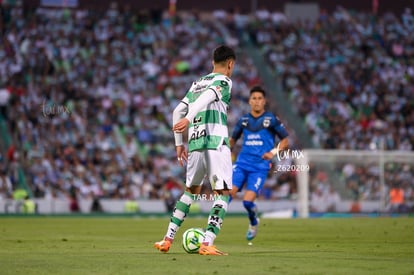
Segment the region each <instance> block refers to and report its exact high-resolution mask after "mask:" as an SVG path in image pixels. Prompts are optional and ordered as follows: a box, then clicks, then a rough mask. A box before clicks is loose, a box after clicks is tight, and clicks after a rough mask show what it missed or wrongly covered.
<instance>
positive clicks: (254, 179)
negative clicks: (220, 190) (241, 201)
mask: <svg viewBox="0 0 414 275" xmlns="http://www.w3.org/2000/svg"><path fill="white" fill-rule="evenodd" d="M268 173H269V171H268V170H258V171H250V170H247V169H244V168H242V167H241V166H240V165H236V164H235V165H233V186H237V188H238V189H239V191H241V190H242V189H243V187H244V185H246V186H245V188H246V190H250V191H253V192H255V193H256V195H258V194H259V191H260V189H262V187H263V185H264V183H265V181H266V179H267V175H268Z"/></svg>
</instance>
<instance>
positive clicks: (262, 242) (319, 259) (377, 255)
mask: <svg viewBox="0 0 414 275" xmlns="http://www.w3.org/2000/svg"><path fill="white" fill-rule="evenodd" d="M206 220H207V218H206V217H203V218H197V217H192V216H191V215H190V216H189V217H188V218H187V220H186V221H185V222H184V224H183V226H182V228H181V229H180V231H179V233H178V235H177V238H176V241H175V243H174V244H173V246H172V248H171V250H170V252H169V253H167V254H163V253H160V252H158V251H157V250H155V249H154V248H153V243H154V242H155V241H158V240H160V239H161V238H162V237H163V235H164V233H165V230H166V227H167V224H168V221H169V218H168V217H162V218H160V217H158V218H138V217H79V216H78V217H70V216H68V217H7V216H6V217H0V274H153V275H157V274H226V275H228V274H251V275H253V274H352V275H355V274H414V218H412V217H405V218H390V217H387V218H385V217H383V218H381V217H379V218H332V219H262V221H261V225H260V229H259V230H260V231H259V234H258V236H257V237H256V239H255V240H254V241H253V245H252V246H248V245H247V241H246V240H245V233H246V229H247V219H246V218H242V217H231V216H229V217H226V219H225V221H224V224H223V229H222V231H221V233H220V235H219V237H218V238H217V239H216V245H217V247H218V248H219V249H221V250H223V251H225V252H228V253H229V256H200V255H198V254H186V253H185V252H184V250H183V249H182V247H181V236H182V233H183V232H184V231H185V229H187V228H189V227H204V226H205V224H206Z"/></svg>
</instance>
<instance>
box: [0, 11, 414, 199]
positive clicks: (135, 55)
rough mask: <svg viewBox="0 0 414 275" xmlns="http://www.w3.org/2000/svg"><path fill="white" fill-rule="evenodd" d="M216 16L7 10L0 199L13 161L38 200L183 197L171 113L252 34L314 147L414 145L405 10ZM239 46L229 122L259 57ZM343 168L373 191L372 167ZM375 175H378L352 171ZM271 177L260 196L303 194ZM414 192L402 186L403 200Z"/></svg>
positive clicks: (412, 67)
mask: <svg viewBox="0 0 414 275" xmlns="http://www.w3.org/2000/svg"><path fill="white" fill-rule="evenodd" d="M213 18H215V19H216V20H217V19H219V20H218V21H220V20H222V22H224V23H225V24H218V21H216V20H209V19H204V18H203V17H202V16H201V15H199V14H197V13H191V14H186V15H185V17H180V16H177V17H175V18H171V17H169V16H168V15H167V14H166V13H165V12H162V11H155V12H153V13H149V14H144V13H134V12H132V11H130V10H128V8H126V7H118V6H117V5H116V4H114V5H112V6H111V7H110V8H109V9H108V10H107V11H105V12H98V11H86V10H69V9H44V8H38V9H36V10H35V11H32V12H29V13H27V14H24V11H23V9H22V8H21V7H19V6H14V7H6V6H3V7H2V12H1V18H0V24H1V25H0V32H1V39H2V43H1V44H0V110H1V114H2V115H3V116H4V117H5V118H6V121H7V122H8V127H9V129H10V132H11V133H12V144H11V146H10V147H9V148H8V151H7V153H6V154H5V155H4V156H3V157H2V158H0V165H1V166H2V169H1V173H2V174H1V175H0V178H1V179H3V178H5V179H4V180H2V181H1V183H2V184H1V185H0V197H3V198H5V197H11V196H12V192H13V188H15V187H16V184H17V177H18V176H17V169H15V168H16V167H19V166H21V167H23V169H24V171H25V172H26V175H27V182H28V184H29V185H30V187H31V189H32V190H33V193H34V195H35V196H36V197H45V198H59V197H68V196H78V197H81V198H90V197H92V198H95V197H105V198H126V199H127V198H131V199H136V198H145V199H151V198H168V197H169V196H173V197H174V196H176V195H178V194H179V193H180V192H181V190H182V179H183V178H184V177H183V170H182V169H181V168H180V167H179V166H178V165H177V163H176V161H175V151H174V145H173V143H172V142H173V140H172V136H171V131H170V128H171V125H170V123H171V113H172V109H173V108H174V107H175V105H176V103H177V100H179V99H181V98H182V97H183V96H184V94H185V92H186V89H187V88H188V86H189V84H190V83H191V82H192V81H193V80H194V79H195V77H198V76H199V75H202V74H204V73H206V72H208V71H210V70H211V67H210V62H209V58H210V54H211V51H212V50H213V48H214V47H215V46H216V45H217V44H220V43H227V44H232V45H233V46H237V45H238V44H239V43H240V42H241V41H243V40H242V36H243V34H245V33H248V34H249V37H250V38H251V39H252V41H253V42H254V43H255V45H256V47H258V49H260V50H261V51H262V52H263V55H264V56H265V60H266V61H267V62H268V65H269V66H270V68H271V69H272V70H273V71H274V73H275V75H277V76H281V79H282V84H283V90H284V92H285V93H286V94H287V96H288V97H289V98H290V99H291V103H292V104H293V108H294V109H295V110H296V112H297V113H298V114H299V115H300V116H301V117H303V118H304V121H305V123H306V125H307V127H308V129H309V131H310V133H311V135H312V138H313V142H314V144H315V145H316V146H319V147H321V148H335V149H382V148H383V149H387V150H413V149H414V63H413V62H414V58H413V56H414V44H413V43H414V37H413V33H414V32H413V30H414V20H413V16H412V15H411V14H410V11H408V10H407V12H406V13H404V14H403V15H402V17H401V18H400V17H397V16H395V15H392V14H385V15H384V16H377V17H374V16H372V15H370V14H364V13H356V14H352V15H350V14H349V13H348V12H346V11H345V10H343V9H338V10H337V11H336V12H335V13H333V14H324V13H322V14H321V15H320V17H319V19H318V20H317V21H315V22H289V20H288V18H286V17H285V16H284V15H283V13H281V12H274V13H270V12H269V11H267V10H266V9H259V10H258V12H257V13H256V14H255V15H254V16H249V15H243V14H240V13H238V11H235V12H233V13H227V12H225V11H216V12H215V13H213ZM173 19H174V20H173ZM228 33H232V34H234V35H232V36H231V37H230V36H229V35H228ZM239 54H240V57H238V59H237V66H236V70H235V75H234V77H233V98H232V106H231V110H230V113H229V114H230V116H229V122H230V125H232V124H234V123H235V122H236V121H237V119H238V117H240V115H241V114H242V113H245V112H246V111H247V110H248V106H247V103H246V99H247V98H248V91H249V87H251V86H253V85H255V84H257V83H260V78H259V76H258V73H257V70H256V68H255V66H254V65H253V62H252V60H251V59H250V58H249V57H247V56H245V55H243V54H242V53H239ZM230 129H232V127H230ZM344 129H346V131H345V130H344ZM6 164H7V166H6ZM348 168H349V167H348ZM343 169H344V170H343V171H341V173H342V174H343V175H345V177H347V180H346V181H347V183H348V185H349V188H350V189H351V190H353V189H352V188H354V185H353V183H355V182H356V183H355V184H356V186H357V188H356V189H358V190H359V191H358V194H359V195H361V194H362V193H364V194H365V195H364V196H365V197H367V198H368V197H375V196H376V195H375V194H378V190H377V189H378V184H379V179H378V173H377V171H374V170H375V169H369V167H365V168H363V169H362V170H361V169H357V168H356V167H354V169H345V167H343ZM401 169H403V170H404V171H405V172H406V173H405V176H406V177H405V178H403V180H404V179H407V178H408V181H409V180H410V179H413V178H414V168H413V167H411V166H409V167H406V166H404V167H401ZM401 169H400V170H401ZM394 171H397V170H395V169H394ZM347 172H348V174H346V173H347ZM371 172H372V173H373V174H372V177H371V179H372V180H368V181H367V180H366V178H364V177H363V176H361V177H358V175H363V174H364V173H365V174H369V173H371ZM398 175H400V173H397V176H395V177H393V178H395V179H396V180H394V181H396V182H397V183H400V180H399V176H398ZM311 177H312V182H313V184H312V186H330V185H329V184H325V185H324V184H318V182H319V181H320V179H321V177H320V173H313V174H312V173H311ZM390 177H391V176H390ZM397 178H398V179H397ZM277 180H278V181H279V182H277V184H275V182H274V181H272V180H271V179H270V180H269V184H267V185H266V186H267V187H266V188H265V189H264V192H263V194H261V197H262V198H266V199H274V198H276V199H277V198H286V197H289V196H290V195H291V194H292V193H294V192H296V190H295V189H296V187H295V184H294V183H295V180H294V175H290V174H286V175H283V176H281V177H277ZM324 181H326V179H324ZM368 183H369V184H368ZM401 184H402V180H401ZM368 185H369V186H368ZM315 188H316V187H315ZM369 188H372V189H369ZM368 189H369V190H368ZM413 189H414V187H413V186H412V182H408V185H407V186H406V190H407V192H406V197H407V199H412V198H413V197H414V192H413V191H412V190H413ZM327 190H330V187H327V188H325V191H327ZM361 190H364V192H361ZM367 190H368V191H367ZM361 196H362V195H361Z"/></svg>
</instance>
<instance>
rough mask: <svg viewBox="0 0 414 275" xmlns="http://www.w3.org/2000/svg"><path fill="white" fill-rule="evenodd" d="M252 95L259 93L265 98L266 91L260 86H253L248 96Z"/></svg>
mask: <svg viewBox="0 0 414 275" xmlns="http://www.w3.org/2000/svg"><path fill="white" fill-rule="evenodd" d="M252 93H261V94H262V95H263V97H266V91H265V90H264V89H263V88H262V87H260V86H254V87H253V88H251V89H250V95H252Z"/></svg>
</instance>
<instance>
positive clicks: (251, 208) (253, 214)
mask: <svg viewBox="0 0 414 275" xmlns="http://www.w3.org/2000/svg"><path fill="white" fill-rule="evenodd" d="M243 206H244V208H246V210H247V215H248V216H249V220H250V224H251V225H257V207H256V204H255V203H254V202H252V201H243Z"/></svg>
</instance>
